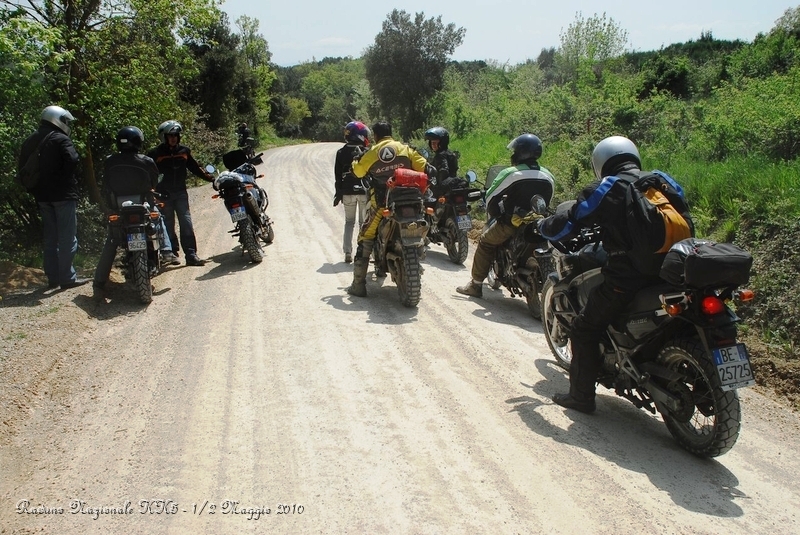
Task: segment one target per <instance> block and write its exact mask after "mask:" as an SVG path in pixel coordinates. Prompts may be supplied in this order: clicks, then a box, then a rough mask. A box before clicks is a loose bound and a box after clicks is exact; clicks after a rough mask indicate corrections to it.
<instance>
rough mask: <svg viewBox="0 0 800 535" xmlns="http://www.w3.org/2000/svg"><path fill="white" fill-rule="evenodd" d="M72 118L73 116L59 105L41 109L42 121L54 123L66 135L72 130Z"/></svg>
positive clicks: (73, 118)
mask: <svg viewBox="0 0 800 535" xmlns="http://www.w3.org/2000/svg"><path fill="white" fill-rule="evenodd" d="M74 120H75V117H73V116H72V114H71V113H70V112H68V111H67V110H65V109H64V108H62V107H61V106H48V107H46V108H45V109H44V111H42V121H47V122H48V123H52V124H54V125H55V126H56V127H58V129H59V130H61V131H62V132H64V133H65V134H66V135H69V133H70V132H71V131H72V128H71V127H70V122H71V121H74Z"/></svg>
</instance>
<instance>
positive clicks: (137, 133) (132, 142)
mask: <svg viewBox="0 0 800 535" xmlns="http://www.w3.org/2000/svg"><path fill="white" fill-rule="evenodd" d="M143 146H144V134H143V133H142V131H141V130H139V129H138V128H136V127H135V126H126V127H125V128H122V129H121V130H120V131H119V132H117V150H118V151H120V152H141V150H142V147H143Z"/></svg>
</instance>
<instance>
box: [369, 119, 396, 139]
mask: <svg viewBox="0 0 800 535" xmlns="http://www.w3.org/2000/svg"><path fill="white" fill-rule="evenodd" d="M372 133H373V134H374V135H375V141H380V140H381V139H383V138H385V137H390V136H391V135H392V125H390V124H389V123H386V122H380V123H375V124H374V125H372Z"/></svg>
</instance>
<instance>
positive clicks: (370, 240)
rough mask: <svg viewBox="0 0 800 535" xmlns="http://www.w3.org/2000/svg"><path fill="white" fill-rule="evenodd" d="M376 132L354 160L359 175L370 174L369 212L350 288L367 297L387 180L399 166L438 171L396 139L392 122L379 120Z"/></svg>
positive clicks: (359, 239)
mask: <svg viewBox="0 0 800 535" xmlns="http://www.w3.org/2000/svg"><path fill="white" fill-rule="evenodd" d="M372 134H373V135H374V136H375V144H374V145H373V146H372V148H371V149H369V150H368V151H367V152H366V153H365V154H364V156H362V157H361V159H359V160H357V161H354V162H353V174H354V175H355V176H356V178H364V177H366V176H367V175H370V189H369V203H370V209H369V215H368V216H367V220H366V221H364V224H363V225H362V226H361V232H360V233H359V235H358V249H356V257H355V260H354V262H353V283H352V284H351V285H350V287H349V288H347V293H349V294H350V295H355V296H357V297H366V296H367V267H369V255H370V254H372V247H373V246H374V245H375V236H377V234H378V226H379V225H380V223H381V219H383V214H382V212H381V208H383V206H384V204H385V203H386V189H387V186H386V182H387V181H388V180H389V179H390V178H391V177H393V176H394V172H395V170H397V169H402V168H410V169H413V170H414V171H419V172H428V171H430V172H429V173H428V174H429V176H430V175H431V174H432V173H433V172H434V171H433V170H432V168H430V166H429V165H428V162H427V161H425V157H423V156H422V155H421V154H420V153H418V152H417V151H415V150H414V149H413V148H411V147H409V146H408V145H406V144H405V143H401V142H399V141H395V140H394V139H393V138H392V125H390V124H389V123H384V122H380V123H375V125H373V127H372Z"/></svg>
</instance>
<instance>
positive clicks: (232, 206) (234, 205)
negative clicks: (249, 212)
mask: <svg viewBox="0 0 800 535" xmlns="http://www.w3.org/2000/svg"><path fill="white" fill-rule="evenodd" d="M240 206H241V204H232V205H231V208H239V207H240Z"/></svg>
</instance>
